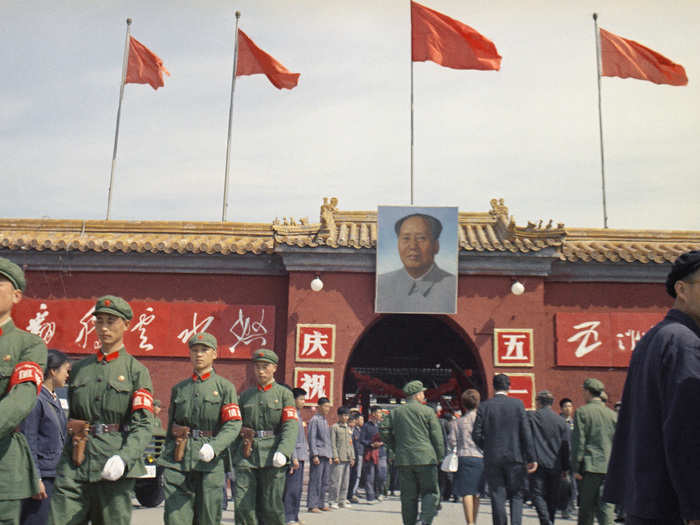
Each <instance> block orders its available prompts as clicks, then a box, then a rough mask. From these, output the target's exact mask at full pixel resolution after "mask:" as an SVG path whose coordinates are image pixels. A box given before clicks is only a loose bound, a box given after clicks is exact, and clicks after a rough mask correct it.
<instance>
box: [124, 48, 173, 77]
mask: <svg viewBox="0 0 700 525" xmlns="http://www.w3.org/2000/svg"><path fill="white" fill-rule="evenodd" d="M163 73H165V74H166V75H168V76H170V72H169V71H168V70H167V69H165V66H164V65H163V61H162V60H161V59H160V58H159V57H158V56H157V55H156V54H155V53H153V51H151V50H150V49H148V48H147V47H146V46H144V45H143V44H142V43H141V42H139V41H138V40H136V39H135V38H134V37H133V36H130V37H129V63H128V65H127V68H126V82H125V84H150V85H151V87H152V88H153V89H158V88H159V87H162V86H164V85H165V84H164V83H163Z"/></svg>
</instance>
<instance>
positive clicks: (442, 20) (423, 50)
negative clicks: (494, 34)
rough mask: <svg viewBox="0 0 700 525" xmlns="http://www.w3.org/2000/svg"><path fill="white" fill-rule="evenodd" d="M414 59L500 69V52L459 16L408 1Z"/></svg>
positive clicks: (454, 67) (463, 66) (450, 65)
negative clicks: (457, 17)
mask: <svg viewBox="0 0 700 525" xmlns="http://www.w3.org/2000/svg"><path fill="white" fill-rule="evenodd" d="M411 28H412V29H411V44H412V57H413V61H414V62H425V61H426V60H431V61H432V62H435V63H436V64H440V65H441V66H445V67H451V68H453V69H483V70H490V69H495V70H499V69H501V56H500V55H499V54H498V51H497V50H496V46H495V45H494V44H493V42H491V41H490V40H489V39H488V38H485V37H484V36H483V35H480V34H479V33H477V32H476V31H475V30H474V29H472V28H471V27H469V26H468V25H466V24H463V23H462V22H460V21H459V20H455V19H453V18H450V17H449V16H446V15H443V14H442V13H438V12H437V11H434V10H432V9H429V8H427V7H425V6H422V5H420V4H418V3H416V2H411Z"/></svg>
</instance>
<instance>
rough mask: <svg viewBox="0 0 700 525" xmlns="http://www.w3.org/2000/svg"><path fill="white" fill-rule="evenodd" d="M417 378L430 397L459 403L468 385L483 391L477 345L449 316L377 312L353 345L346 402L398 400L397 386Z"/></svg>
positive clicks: (364, 403)
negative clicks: (376, 318) (371, 323)
mask: <svg viewBox="0 0 700 525" xmlns="http://www.w3.org/2000/svg"><path fill="white" fill-rule="evenodd" d="M412 379H420V380H421V381H422V382H423V384H424V385H425V386H426V388H428V391H427V392H426V396H427V398H428V401H429V402H432V403H440V404H441V405H442V406H443V407H444V406H446V405H447V406H452V407H453V408H455V409H456V408H458V407H459V396H460V394H461V393H462V392H463V391H464V390H466V389H467V388H475V389H477V390H479V392H480V393H481V395H482V397H484V396H485V394H486V388H485V387H486V383H485V377H484V369H483V366H482V364H481V360H480V359H479V354H478V351H477V348H476V346H475V345H474V343H473V342H472V340H471V339H470V338H469V336H467V334H466V333H464V331H463V330H462V329H461V328H460V327H459V326H458V325H456V324H455V323H454V322H453V321H452V320H451V319H450V318H449V317H444V316H431V315H401V314H392V315H385V316H382V317H380V318H379V319H378V320H377V321H376V322H375V323H374V324H373V325H371V326H370V327H369V328H368V329H367V330H366V332H365V333H364V334H363V335H362V337H360V339H359V340H358V341H357V343H356V344H355V348H354V349H353V351H352V354H351V355H350V359H349V361H348V364H347V367H346V369H345V377H344V380H343V400H344V401H345V403H346V404H353V405H356V404H361V405H362V407H363V411H365V412H366V410H367V408H368V407H369V405H370V404H371V403H379V404H385V403H397V402H400V399H401V398H402V397H403V393H402V391H401V388H402V387H403V385H405V384H406V383H407V382H408V381H410V380H412Z"/></svg>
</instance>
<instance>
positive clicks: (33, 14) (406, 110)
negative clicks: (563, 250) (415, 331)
mask: <svg viewBox="0 0 700 525" xmlns="http://www.w3.org/2000/svg"><path fill="white" fill-rule="evenodd" d="M422 3H423V4H425V5H428V6H429V7H431V8H433V9H436V10H438V11H441V12H443V13H445V14H447V15H449V16H451V17H453V18H456V19H458V20H461V21H462V22H464V23H466V24H468V25H470V26H472V27H473V28H474V29H476V30H477V31H479V32H480V33H482V34H483V35H485V36H486V37H487V38H489V39H491V40H492V41H493V42H494V43H495V45H496V47H497V48H498V51H499V52H500V54H501V55H502V57H503V62H502V67H501V71H498V72H494V71H489V72H484V71H460V70H451V69H447V68H443V67H440V66H438V65H437V64H433V63H430V62H424V63H416V64H415V65H414V82H415V125H416V128H415V176H416V202H415V204H417V205H423V206H458V207H459V209H460V211H486V210H488V209H489V200H490V199H491V198H493V197H503V198H505V202H506V205H508V206H509V208H510V211H511V213H512V214H513V215H515V218H516V221H517V223H518V224H521V225H522V224H525V223H526V222H527V221H528V220H537V219H540V218H543V219H545V220H548V219H550V218H553V219H554V220H555V222H556V221H559V222H564V223H565V224H566V225H567V226H577V227H601V226H602V205H601V188H600V185H601V183H600V151H599V145H598V114H597V95H596V65H595V47H594V30H593V20H592V18H591V14H592V13H593V12H594V11H597V12H598V13H599V15H600V18H599V22H600V25H601V27H603V28H605V29H607V30H608V31H611V32H613V33H615V34H618V35H620V36H623V37H626V38H631V39H633V40H636V41H638V42H640V43H642V44H644V45H646V46H648V47H651V48H652V49H654V50H656V51H658V52H660V53H662V54H663V55H665V56H667V57H668V58H670V59H671V60H673V61H675V62H678V63H680V64H682V65H683V66H685V68H686V72H687V75H688V78H689V84H688V85H687V86H685V87H674V86H659V85H656V84H652V83H650V82H643V81H639V80H633V79H625V80H623V79H618V78H603V80H602V88H603V123H604V133H605V148H606V159H605V160H606V168H607V170H606V171H607V185H608V214H609V224H610V226H611V227H613V228H632V229H651V228H659V229H681V230H698V229H700V214H699V213H698V202H699V201H698V197H699V196H700V177H699V176H698V151H699V148H698V139H699V138H700V114H699V109H700V87H699V86H700V32H699V31H698V30H697V28H698V25H697V24H698V20H699V19H700V2H697V1H696V0H687V1H680V0H679V1H675V2H659V1H658V0H646V1H645V0H634V1H624V0H618V1H616V2H609V1H605V2H604V1H598V2H593V1H585V0H577V1H576V2H562V1H561V0H552V1H549V0H541V1H536V0H533V1H530V0H526V1H523V0H425V1H424V2H422ZM236 9H239V10H240V11H241V12H242V18H241V28H242V29H243V30H244V31H246V33H247V34H248V35H249V36H250V37H251V38H252V39H253V41H255V42H256V43H257V44H258V45H259V46H260V47H261V48H263V49H264V50H266V51H267V52H269V53H270V54H271V55H273V56H274V57H275V58H277V59H278V60H279V61H280V62H281V63H282V64H284V65H285V66H286V67H287V68H288V69H289V70H290V71H293V72H299V73H301V78H300V80H299V85H298V87H297V88H295V89H293V90H291V91H289V90H282V91H280V90H277V89H276V88H274V87H273V86H272V84H270V83H269V81H268V80H267V79H266V78H265V77H264V76H262V75H255V76H249V77H239V79H238V81H237V83H236V94H235V106H234V130H233V139H232V169H231V182H230V192H229V213H228V218H229V220H232V221H246V222H270V221H272V220H273V219H274V218H275V217H276V216H280V217H281V216H294V217H297V218H298V217H309V218H310V219H311V220H312V221H314V222H315V221H318V216H319V212H318V210H319V205H320V204H321V200H322V197H324V196H337V197H338V198H339V207H340V208H341V209H343V210H373V209H376V206H377V205H378V204H388V205H405V204H408V203H409V172H410V149H409V148H410V105H409V101H410V11H409V1H408V0H381V1H377V0H360V1H352V2H350V1H336V0H295V1H291V0H277V1H273V0H250V1H233V0H231V1H227V2H224V1H213V0H212V1H205V0H200V1H197V2H194V1H188V2H186V1H178V0H163V1H160V0H152V1H149V0H138V1H136V0H134V1H131V0H128V1H114V2H109V1H99V2H95V1H93V0H90V1H78V0H70V1H66V0H63V1H56V0H51V1H45V0H36V1H32V2H23V1H17V0H10V1H9V3H8V1H7V0H5V2H3V17H2V18H3V20H2V21H1V22H0V28H1V32H0V35H1V40H2V46H0V61H1V63H2V64H3V68H4V72H3V75H2V76H3V80H2V82H0V158H1V159H2V168H0V174H1V177H2V179H1V180H2V185H0V216H2V217H36V218H38V217H52V218H75V219H103V218H104V214H105V210H106V202H107V187H108V181H109V171H110V165H111V155H112V147H113V141H114V128H115V122H116V113H117V104H118V96H119V80H120V75H121V62H122V54H123V49H124V35H125V29H126V24H125V19H126V18H127V17H132V18H133V19H134V23H133V25H132V34H133V36H134V37H135V38H137V39H138V40H140V41H141V42H142V43H143V44H144V45H146V46H147V47H149V48H150V49H151V50H152V51H153V52H155V53H156V54H157V55H159V56H160V57H161V58H162V59H163V61H164V63H165V66H166V67H167V68H168V69H169V70H170V72H171V73H172V76H171V77H169V78H166V80H165V87H164V88H161V89H159V90H158V91H154V90H153V89H152V88H151V87H150V86H147V85H135V84H128V85H127V86H126V88H125V97H124V105H123V108H122V120H121V133H120V138H119V151H118V163H117V171H116V182H115V187H114V196H113V204H112V218H114V219H144V220H207V221H211V220H213V221H216V220H220V218H221V204H222V194H223V178H224V165H225V152H226V129H227V119H228V104H229V96H230V84H231V67H232V59H233V36H234V32H233V25H234V11H235V10H236Z"/></svg>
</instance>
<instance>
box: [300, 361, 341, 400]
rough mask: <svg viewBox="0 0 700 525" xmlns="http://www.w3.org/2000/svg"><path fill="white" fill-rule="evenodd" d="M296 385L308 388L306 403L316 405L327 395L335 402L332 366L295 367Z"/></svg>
mask: <svg viewBox="0 0 700 525" xmlns="http://www.w3.org/2000/svg"><path fill="white" fill-rule="evenodd" d="M294 386H295V387H296V388H302V389H304V390H306V397H305V398H304V403H305V404H306V405H316V404H317V403H318V400H319V399H320V398H322V397H327V398H328V399H330V401H331V405H332V404H333V369H332V368H301V367H297V368H295V369H294Z"/></svg>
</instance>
